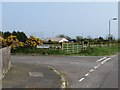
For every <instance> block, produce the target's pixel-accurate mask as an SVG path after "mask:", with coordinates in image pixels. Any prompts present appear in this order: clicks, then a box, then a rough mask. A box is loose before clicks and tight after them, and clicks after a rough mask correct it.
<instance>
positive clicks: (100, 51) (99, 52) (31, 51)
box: [12, 45, 118, 56]
mask: <svg viewBox="0 0 120 90" xmlns="http://www.w3.org/2000/svg"><path fill="white" fill-rule="evenodd" d="M116 53H118V45H114V46H111V47H88V48H87V50H85V51H81V52H80V53H78V54H70V53H67V52H65V51H62V50H61V49H58V50H52V49H37V48H18V49H15V50H12V54H17V55H20V54H25V55H79V56H83V55H84V56H105V55H112V54H116Z"/></svg>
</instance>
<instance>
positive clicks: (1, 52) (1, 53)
mask: <svg viewBox="0 0 120 90" xmlns="http://www.w3.org/2000/svg"><path fill="white" fill-rule="evenodd" d="M10 67H11V61H10V47H5V48H2V49H0V82H2V78H3V77H4V76H5V74H6V73H7V71H8V70H9V69H10ZM1 86H2V84H1V85H0V88H1Z"/></svg>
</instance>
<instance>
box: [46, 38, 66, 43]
mask: <svg viewBox="0 0 120 90" xmlns="http://www.w3.org/2000/svg"><path fill="white" fill-rule="evenodd" d="M49 40H51V41H53V42H59V43H61V42H68V40H67V39H66V38H47V39H45V42H48V41H49Z"/></svg>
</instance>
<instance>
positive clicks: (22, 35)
mask: <svg viewBox="0 0 120 90" xmlns="http://www.w3.org/2000/svg"><path fill="white" fill-rule="evenodd" d="M12 35H14V36H16V37H17V39H18V40H19V41H20V42H25V41H26V40H27V36H26V34H25V33H24V32H19V31H17V32H16V31H13V32H12Z"/></svg>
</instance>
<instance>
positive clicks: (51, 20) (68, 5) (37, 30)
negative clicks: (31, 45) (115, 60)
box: [2, 2, 118, 38]
mask: <svg viewBox="0 0 120 90" xmlns="http://www.w3.org/2000/svg"><path fill="white" fill-rule="evenodd" d="M113 17H118V4H117V3H116V2H56V3H55V2H50V3H49V2H45V3H43V2H36V3H35V2H19V3H15V2H11V3H9V2H4V3H2V30H3V31H8V30H9V31H13V30H19V31H24V32H25V33H26V34H27V35H30V34H32V35H35V36H37V37H40V38H43V37H44V38H46V37H54V36H56V35H58V34H65V35H68V36H70V37H75V36H78V35H80V36H81V35H82V36H84V37H87V36H88V35H90V36H92V37H99V36H102V37H106V35H107V34H108V30H109V29H108V21H109V19H111V18H113ZM111 34H113V35H114V36H116V37H117V35H118V21H113V20H112V21H111Z"/></svg>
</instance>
